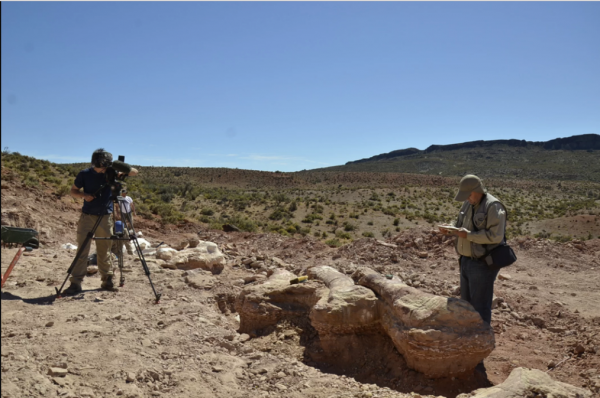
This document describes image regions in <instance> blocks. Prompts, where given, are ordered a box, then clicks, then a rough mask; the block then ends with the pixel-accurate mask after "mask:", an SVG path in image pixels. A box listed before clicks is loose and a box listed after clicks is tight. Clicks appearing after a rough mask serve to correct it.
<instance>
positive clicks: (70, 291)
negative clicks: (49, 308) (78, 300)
mask: <svg viewBox="0 0 600 398" xmlns="http://www.w3.org/2000/svg"><path fill="white" fill-rule="evenodd" d="M82 291H83V289H82V288H81V285H78V284H77V283H71V285H70V286H69V287H68V288H66V289H65V290H63V292H62V294H64V295H65V296H74V295H76V294H79V293H81V292H82Z"/></svg>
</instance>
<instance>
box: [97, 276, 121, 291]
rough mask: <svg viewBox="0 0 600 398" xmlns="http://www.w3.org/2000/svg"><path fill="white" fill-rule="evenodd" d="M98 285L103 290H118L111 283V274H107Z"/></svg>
mask: <svg viewBox="0 0 600 398" xmlns="http://www.w3.org/2000/svg"><path fill="white" fill-rule="evenodd" d="M100 287H101V288H102V289H104V290H108V291H111V292H116V291H117V290H119V289H117V288H116V287H115V285H114V284H113V280H112V275H109V276H107V277H106V279H105V280H104V281H103V282H102V284H101V285H100Z"/></svg>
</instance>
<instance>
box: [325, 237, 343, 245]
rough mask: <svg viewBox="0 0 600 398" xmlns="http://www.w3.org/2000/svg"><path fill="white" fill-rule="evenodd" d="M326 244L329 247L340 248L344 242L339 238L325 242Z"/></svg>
mask: <svg viewBox="0 0 600 398" xmlns="http://www.w3.org/2000/svg"><path fill="white" fill-rule="evenodd" d="M325 244H326V245H327V246H329V247H340V246H341V245H342V242H340V240H339V239H338V238H333V239H329V240H326V241H325Z"/></svg>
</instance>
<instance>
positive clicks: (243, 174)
mask: <svg viewBox="0 0 600 398" xmlns="http://www.w3.org/2000/svg"><path fill="white" fill-rule="evenodd" d="M2 167H3V173H2V179H3V181H7V182H10V183H18V182H20V183H23V184H25V185H26V186H27V187H30V188H32V189H43V190H47V191H48V192H51V193H54V194H55V195H56V196H57V197H64V196H67V195H68V192H69V190H70V186H71V185H72V183H73V180H74V177H75V176H76V175H77V173H78V172H79V170H81V169H83V168H85V167H87V165H86V164H71V165H58V164H54V163H51V162H47V161H43V160H38V159H35V158H32V157H28V156H24V155H21V154H19V153H13V152H10V151H9V150H8V148H5V150H4V151H3V152H2ZM136 167H138V169H139V170H140V175H139V176H138V177H134V178H128V179H127V180H126V185H128V188H129V194H130V196H132V197H133V198H134V200H135V201H136V207H137V212H138V214H139V215H140V216H142V217H144V218H147V219H157V220H159V221H160V222H162V223H171V224H177V223H181V222H185V221H186V220H195V221H198V222H201V223H204V224H206V225H207V227H210V228H218V229H220V228H221V227H222V225H223V224H234V225H236V226H237V227H238V228H240V229H241V230H243V231H249V232H271V233H278V234H281V235H286V236H293V235H299V236H307V235H311V236H313V237H314V238H317V239H320V240H322V241H323V242H325V243H327V242H329V243H327V244H328V245H332V244H333V245H337V244H344V243H347V242H350V241H352V240H353V239H357V238H359V237H375V236H381V237H384V238H386V237H390V236H391V235H392V234H393V233H395V232H399V231H401V230H402V229H406V228H410V227H412V226H422V225H425V226H430V227H433V226H435V224H437V223H441V222H451V221H453V220H454V219H455V218H456V215H457V212H458V209H459V207H460V203H458V202H455V201H454V195H455V193H456V187H457V184H458V178H449V177H440V176H425V175H411V174H396V173H381V174H369V173H342V172H325V171H319V170H317V171H302V172H298V173H283V172H282V173H268V172H259V171H251V170H232V169H221V168H213V169H207V168H178V167H140V166H136ZM485 183H486V187H487V188H488V189H489V191H490V192H491V193H493V194H494V195H495V196H497V197H498V198H500V199H501V200H502V201H503V203H504V204H505V205H506V206H507V209H508V212H509V224H508V228H507V236H508V237H509V238H513V237H517V236H521V235H528V234H529V235H531V236H533V235H535V236H538V237H547V238H549V239H554V240H560V241H567V240H568V239H585V238H587V237H588V235H589V234H590V232H589V230H587V231H586V232H585V234H584V235H581V236H575V235H573V234H572V233H569V232H567V231H562V230H560V229H556V230H551V231H549V232H546V231H541V230H540V229H537V230H536V229H535V228H534V227H532V225H534V224H536V223H537V224H539V223H543V222H544V221H545V220H554V219H558V218H564V217H574V216H583V215H588V216H594V217H596V219H595V220H594V221H593V224H594V225H597V224H598V220H597V219H598V216H597V215H598V214H600V202H599V200H600V184H598V183H594V182H585V181H558V182H557V181H547V180H537V181H521V180H510V181H508V180H494V179H486V180H485ZM546 229H548V227H546ZM377 231H379V232H377ZM532 231H533V232H532ZM332 234H333V235H334V238H331V235H332ZM332 242H333V243H332Z"/></svg>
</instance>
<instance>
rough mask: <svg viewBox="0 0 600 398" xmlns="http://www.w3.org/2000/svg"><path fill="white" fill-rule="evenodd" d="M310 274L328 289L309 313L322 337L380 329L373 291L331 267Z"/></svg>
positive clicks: (319, 268)
mask: <svg viewBox="0 0 600 398" xmlns="http://www.w3.org/2000/svg"><path fill="white" fill-rule="evenodd" d="M307 273H308V276H309V277H310V278H312V279H318V280H320V281H322V282H324V283H325V285H326V286H327V288H328V289H329V292H328V294H325V295H323V297H322V298H321V299H320V300H319V302H318V303H317V304H316V305H315V306H314V307H313V308H312V310H311V312H310V320H311V324H312V326H313V327H314V328H315V329H317V331H318V332H319V335H324V334H348V333H361V332H364V331H365V330H368V329H373V328H374V327H376V328H378V327H379V313H378V309H377V302H378V299H377V297H376V296H375V293H373V291H372V290H370V289H367V288H366V287H363V286H359V285H355V284H354V281H353V280H352V278H350V277H349V276H346V275H344V274H342V273H340V272H338V271H337V270H335V269H334V268H332V267H329V266H317V267H312V268H309V269H308V271H307Z"/></svg>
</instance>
